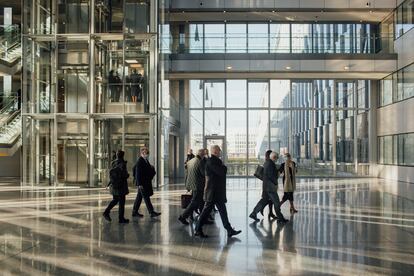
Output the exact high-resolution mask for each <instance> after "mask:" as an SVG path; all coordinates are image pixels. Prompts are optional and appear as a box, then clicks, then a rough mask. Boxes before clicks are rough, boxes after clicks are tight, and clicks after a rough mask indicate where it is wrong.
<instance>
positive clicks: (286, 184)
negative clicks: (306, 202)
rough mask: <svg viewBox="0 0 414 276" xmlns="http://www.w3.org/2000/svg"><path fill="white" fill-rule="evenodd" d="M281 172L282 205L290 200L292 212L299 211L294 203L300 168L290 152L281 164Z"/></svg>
mask: <svg viewBox="0 0 414 276" xmlns="http://www.w3.org/2000/svg"><path fill="white" fill-rule="evenodd" d="M279 172H280V173H281V174H283V191H284V194H283V198H282V201H281V202H280V205H282V204H283V203H285V202H286V201H287V200H289V203H290V212H291V213H297V212H298V210H296V209H295V205H294V204H293V192H294V191H295V190H296V173H297V172H298V169H297V167H296V163H295V162H294V161H293V160H292V156H291V155H290V153H286V161H285V162H284V163H282V165H281V166H280V169H279Z"/></svg>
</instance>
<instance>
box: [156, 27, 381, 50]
mask: <svg viewBox="0 0 414 276" xmlns="http://www.w3.org/2000/svg"><path fill="white" fill-rule="evenodd" d="M173 28H177V29H179V34H178V35H175V34H173V33H170V32H166V33H165V35H164V34H163V35H162V36H161V40H162V41H161V42H160V44H161V45H162V47H161V51H162V52H163V53H177V52H178V53H345V54H353V53H377V52H379V51H380V50H381V48H380V45H379V44H378V43H376V41H379V40H380V37H379V35H380V34H379V31H378V26H377V25H374V24H365V23H347V24H338V23H302V24H298V23H268V22H254V23H247V22H246V23H243V22H237V23H236V22H235V23H225V24H222V23H220V24H219V23H188V25H178V26H175V25H170V26H169V27H168V29H173ZM163 29H166V27H163ZM168 34H169V35H170V36H168ZM174 41H175V42H174ZM377 44H378V45H377ZM174 45H178V47H175V46H174ZM170 46H171V47H172V48H171V47H170ZM168 47H170V48H168ZM387 49H388V48H387Z"/></svg>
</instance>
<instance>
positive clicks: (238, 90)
mask: <svg viewBox="0 0 414 276" xmlns="http://www.w3.org/2000/svg"><path fill="white" fill-rule="evenodd" d="M226 87H227V107H229V108H243V107H244V108H245V107H246V102H247V97H246V96H247V82H246V80H227V81H226Z"/></svg>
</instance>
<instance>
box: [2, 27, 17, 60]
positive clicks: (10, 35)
mask: <svg viewBox="0 0 414 276" xmlns="http://www.w3.org/2000/svg"><path fill="white" fill-rule="evenodd" d="M20 34H21V33H20V28H19V26H18V25H11V26H7V27H4V26H0V59H3V60H6V61H8V62H12V61H14V60H16V59H18V58H20V57H21V55H22V49H21V36H20Z"/></svg>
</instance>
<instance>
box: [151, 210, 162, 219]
mask: <svg viewBox="0 0 414 276" xmlns="http://www.w3.org/2000/svg"><path fill="white" fill-rule="evenodd" d="M160 215H161V213H157V212H155V211H154V212H152V213H151V217H152V218H155V217H158V216H160Z"/></svg>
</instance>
